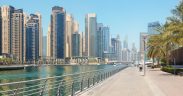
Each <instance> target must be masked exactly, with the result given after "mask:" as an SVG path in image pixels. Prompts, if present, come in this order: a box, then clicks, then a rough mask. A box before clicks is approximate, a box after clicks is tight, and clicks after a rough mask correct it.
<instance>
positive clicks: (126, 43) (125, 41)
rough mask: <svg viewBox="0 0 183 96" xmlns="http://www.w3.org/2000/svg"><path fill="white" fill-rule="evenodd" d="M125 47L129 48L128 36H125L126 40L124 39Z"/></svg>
mask: <svg viewBox="0 0 183 96" xmlns="http://www.w3.org/2000/svg"><path fill="white" fill-rule="evenodd" d="M123 48H127V49H128V37H127V36H126V37H125V40H124V41H123Z"/></svg>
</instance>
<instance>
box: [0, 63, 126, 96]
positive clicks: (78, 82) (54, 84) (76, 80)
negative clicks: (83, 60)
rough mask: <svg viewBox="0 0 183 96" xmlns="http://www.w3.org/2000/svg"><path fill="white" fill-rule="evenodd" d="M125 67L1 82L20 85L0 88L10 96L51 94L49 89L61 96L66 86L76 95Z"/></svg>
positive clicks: (8, 84)
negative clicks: (5, 88)
mask: <svg viewBox="0 0 183 96" xmlns="http://www.w3.org/2000/svg"><path fill="white" fill-rule="evenodd" d="M124 68H125V67H124V66H114V67H112V68H111V67H110V68H104V69H99V70H92V71H86V72H79V73H74V74H65V75H62V76H53V77H47V78H40V79H34V80H27V81H20V82H10V83H4V84H0V87H3V86H9V87H10V86H12V87H13V86H14V87H17V86H18V87H17V88H12V89H11V88H10V89H9V90H5V91H1V90H0V95H1V94H2V95H9V96H15V95H16V96H17V95H18V96H19V95H29V96H31V94H32V95H33V94H34V95H40V96H44V95H46V94H49V92H48V91H50V92H52V91H53V92H54V94H57V96H60V95H58V94H64V93H61V92H62V91H63V89H62V88H64V90H65V91H64V92H65V94H68V95H71V96H74V94H76V92H77V93H78V92H81V91H83V90H85V89H86V88H89V87H90V86H94V85H95V84H96V83H99V82H102V81H103V80H104V79H106V78H108V77H110V76H112V75H113V74H115V73H116V72H119V71H120V70H122V69H124ZM74 76H75V77H74ZM65 77H66V78H65ZM67 77H72V78H67ZM64 78H65V79H64ZM52 80H53V81H52ZM65 80H66V81H65ZM50 81H51V82H50ZM25 84H30V85H28V86H25ZM32 84H33V85H32ZM34 84H36V85H34ZM60 84H61V85H60ZM76 86H77V87H76ZM79 86H80V87H79ZM67 89H69V90H67ZM46 96H47V95H46ZM64 96H65V95H64Z"/></svg>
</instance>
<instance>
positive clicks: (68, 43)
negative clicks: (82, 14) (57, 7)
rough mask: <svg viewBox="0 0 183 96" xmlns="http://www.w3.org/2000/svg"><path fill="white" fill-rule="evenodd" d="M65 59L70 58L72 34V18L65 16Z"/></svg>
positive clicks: (68, 15) (69, 15)
mask: <svg viewBox="0 0 183 96" xmlns="http://www.w3.org/2000/svg"><path fill="white" fill-rule="evenodd" d="M65 27H66V28H65V31H66V32H65V57H71V56H72V33H73V16H72V15H71V14H66V26H65Z"/></svg>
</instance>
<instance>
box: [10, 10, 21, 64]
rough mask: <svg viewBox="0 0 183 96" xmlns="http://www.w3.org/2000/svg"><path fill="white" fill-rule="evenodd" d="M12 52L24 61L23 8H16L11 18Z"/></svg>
mask: <svg viewBox="0 0 183 96" xmlns="http://www.w3.org/2000/svg"><path fill="white" fill-rule="evenodd" d="M11 24H12V25H11V26H12V32H11V39H10V40H11V54H13V56H14V57H16V59H18V60H19V61H23V54H24V53H23V52H24V51H23V50H24V46H23V45H24V43H23V42H24V41H23V40H24V39H23V38H24V37H23V36H24V14H23V10H22V9H17V10H14V12H13V13H12V20H11Z"/></svg>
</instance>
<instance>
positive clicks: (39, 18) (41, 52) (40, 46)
mask: <svg viewBox="0 0 183 96" xmlns="http://www.w3.org/2000/svg"><path fill="white" fill-rule="evenodd" d="M35 15H36V17H35V18H34V19H37V22H38V29H39V57H41V58H42V56H43V31H42V16H41V14H40V13H38V12H37V13H36V14H35Z"/></svg>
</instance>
